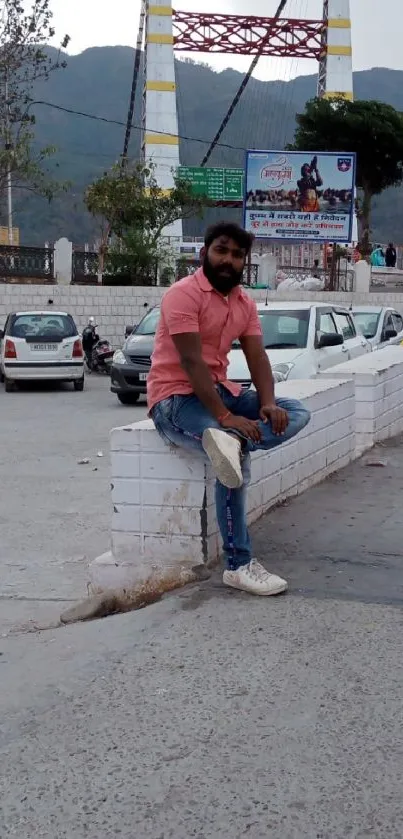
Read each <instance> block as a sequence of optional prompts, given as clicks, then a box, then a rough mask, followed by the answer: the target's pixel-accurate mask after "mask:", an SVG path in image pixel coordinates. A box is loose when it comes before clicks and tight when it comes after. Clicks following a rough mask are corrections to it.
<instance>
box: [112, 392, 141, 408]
mask: <svg viewBox="0 0 403 839" xmlns="http://www.w3.org/2000/svg"><path fill="white" fill-rule="evenodd" d="M117 397H118V399H119V402H121V403H122V405H135V404H136V402H138V400H139V397H140V394H139V393H118V394H117Z"/></svg>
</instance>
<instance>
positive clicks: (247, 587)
mask: <svg viewBox="0 0 403 839" xmlns="http://www.w3.org/2000/svg"><path fill="white" fill-rule="evenodd" d="M223 583H224V585H226V586H231V588H238V589H239V590H240V591H248V592H249V594H261V595H264V596H266V597H267V596H268V595H269V594H281V592H283V591H286V590H287V588H288V584H287V582H286V580H283V579H282V578H281V577H278V576H277V574H269V572H268V571H266V569H265V568H263V565H261V564H260V562H258V561H257V559H251V561H250V562H249V563H248V564H247V565H241V567H240V568H238V569H237V570H236V571H224V574H223Z"/></svg>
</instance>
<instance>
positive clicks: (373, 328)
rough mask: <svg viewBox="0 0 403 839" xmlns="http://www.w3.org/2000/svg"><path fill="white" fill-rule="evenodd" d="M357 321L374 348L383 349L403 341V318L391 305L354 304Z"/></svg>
mask: <svg viewBox="0 0 403 839" xmlns="http://www.w3.org/2000/svg"><path fill="white" fill-rule="evenodd" d="M353 313H354V318H355V321H356V323H358V326H359V327H360V329H361V332H362V334H363V335H365V337H366V338H367V339H368V341H369V342H370V344H372V349H374V350H382V349H383V348H384V347H389V346H390V345H391V344H401V343H402V341H403V318H402V316H401V315H399V312H396V310H395V309H391V308H390V307H389V306H353Z"/></svg>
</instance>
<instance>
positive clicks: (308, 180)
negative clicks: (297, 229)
mask: <svg viewBox="0 0 403 839" xmlns="http://www.w3.org/2000/svg"><path fill="white" fill-rule="evenodd" d="M313 174H315V177H313ZM322 185H323V181H322V178H321V176H320V174H319V170H318V158H317V157H314V158H313V159H312V160H311V164H310V165H309V163H305V164H304V165H303V166H302V167H301V178H300V180H299V181H297V186H298V192H299V195H298V208H299V209H300V210H301V212H303V213H317V212H318V211H319V210H320V205H319V201H318V195H317V189H318V187H320V186H322Z"/></svg>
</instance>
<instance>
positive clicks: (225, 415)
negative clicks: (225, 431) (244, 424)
mask: <svg viewBox="0 0 403 839" xmlns="http://www.w3.org/2000/svg"><path fill="white" fill-rule="evenodd" d="M230 416H231V411H226V412H225V414H221V416H219V417H217V422H219V423H220V425H222V424H223V422H224V420H226V419H227V417H230Z"/></svg>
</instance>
